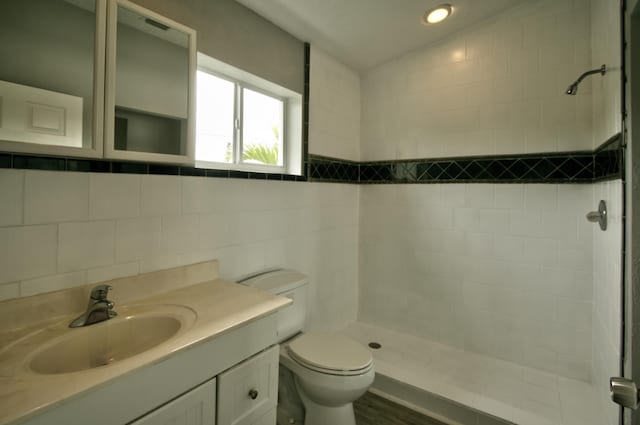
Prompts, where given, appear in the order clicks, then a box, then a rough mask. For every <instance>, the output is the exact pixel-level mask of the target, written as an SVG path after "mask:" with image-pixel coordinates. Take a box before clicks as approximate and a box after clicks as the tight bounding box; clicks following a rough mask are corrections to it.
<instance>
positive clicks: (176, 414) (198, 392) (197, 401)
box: [130, 378, 216, 425]
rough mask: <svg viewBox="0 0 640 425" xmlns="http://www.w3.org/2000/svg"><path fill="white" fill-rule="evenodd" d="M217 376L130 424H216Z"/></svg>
mask: <svg viewBox="0 0 640 425" xmlns="http://www.w3.org/2000/svg"><path fill="white" fill-rule="evenodd" d="M215 402H216V380H215V378H214V379H212V380H210V381H208V382H206V383H204V384H202V385H200V386H199V387H196V388H194V389H193V390H191V391H189V392H188V393H186V394H184V395H182V396H180V397H178V398H177V399H175V400H173V401H171V402H169V403H167V404H165V405H164V406H162V407H160V408H159V409H156V410H154V411H153V412H151V413H149V414H147V415H145V416H143V417H142V418H140V419H138V420H137V421H135V422H132V423H131V424H130V425H215V423H216V406H215Z"/></svg>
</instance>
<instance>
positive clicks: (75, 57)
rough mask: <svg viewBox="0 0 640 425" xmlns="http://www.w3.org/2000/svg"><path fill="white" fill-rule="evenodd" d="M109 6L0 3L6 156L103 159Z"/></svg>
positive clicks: (0, 111) (1, 127)
mask: <svg viewBox="0 0 640 425" xmlns="http://www.w3.org/2000/svg"><path fill="white" fill-rule="evenodd" d="M106 4H107V3H106V0H29V1H25V0H2V1H0V57H1V58H2V60H0V150H3V151H9V152H27V153H41V154H47V155H69V156H87V157H100V156H102V151H103V148H102V132H103V127H104V126H103V112H104V60H105V56H104V55H105V51H104V47H105V27H106V10H107V7H106Z"/></svg>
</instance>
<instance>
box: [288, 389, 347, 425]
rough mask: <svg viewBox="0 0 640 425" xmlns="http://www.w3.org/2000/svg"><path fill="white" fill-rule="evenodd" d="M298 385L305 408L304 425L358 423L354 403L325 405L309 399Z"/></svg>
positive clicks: (345, 424)
mask: <svg viewBox="0 0 640 425" xmlns="http://www.w3.org/2000/svg"><path fill="white" fill-rule="evenodd" d="M296 386H297V387H298V393H299V395H300V398H301V399H302V404H303V405H304V409H305V415H304V425H356V416H355V414H354V413H353V403H346V404H343V405H341V406H323V405H321V404H318V403H315V402H313V401H311V400H309V397H307V395H306V394H305V393H304V391H302V390H301V388H300V386H298V385H296Z"/></svg>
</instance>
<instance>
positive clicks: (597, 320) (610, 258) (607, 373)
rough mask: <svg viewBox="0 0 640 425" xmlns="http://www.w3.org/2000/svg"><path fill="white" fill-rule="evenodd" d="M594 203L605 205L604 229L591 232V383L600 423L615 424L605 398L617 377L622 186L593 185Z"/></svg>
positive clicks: (613, 410)
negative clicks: (611, 378)
mask: <svg viewBox="0 0 640 425" xmlns="http://www.w3.org/2000/svg"><path fill="white" fill-rule="evenodd" d="M594 192H595V195H594V198H595V199H594V202H599V200H600V199H604V200H605V201H606V202H607V214H608V227H607V230H606V231H605V232H603V231H601V230H600V228H599V227H597V226H594V229H593V232H594V234H593V266H594V274H593V311H592V320H593V341H594V344H593V354H592V355H593V384H594V386H595V387H596V388H597V389H598V394H599V397H598V400H599V402H600V405H599V407H600V410H601V411H602V413H603V421H602V423H606V424H607V425H615V424H617V423H618V422H617V420H618V419H617V418H618V408H617V405H615V404H613V403H611V402H610V401H609V399H608V397H607V396H608V390H609V377H611V376H619V375H620V366H619V362H620V338H621V335H620V264H621V247H622V246H621V243H622V242H621V241H622V239H621V237H622V222H621V217H622V211H621V204H622V184H621V183H620V182H619V181H612V182H603V183H598V184H596V185H595V188H594Z"/></svg>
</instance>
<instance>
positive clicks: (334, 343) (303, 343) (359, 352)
mask: <svg viewBox="0 0 640 425" xmlns="http://www.w3.org/2000/svg"><path fill="white" fill-rule="evenodd" d="M287 351H288V352H289V354H290V356H291V358H292V359H293V360H295V361H296V362H297V363H299V364H300V365H302V366H304V367H306V368H308V369H311V370H314V371H316V372H320V373H326V374H330V375H340V376H351V375H361V374H363V373H366V372H368V371H369V369H371V367H372V365H373V358H372V356H371V353H370V352H369V350H367V349H366V348H365V347H364V346H362V345H361V344H360V343H358V342H356V341H354V340H352V339H349V338H347V337H344V336H342V335H334V334H329V333H320V332H317V333H314V332H311V333H306V334H302V335H301V336H299V337H298V338H295V339H294V340H293V341H291V342H290V343H289V344H288V347H287Z"/></svg>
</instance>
